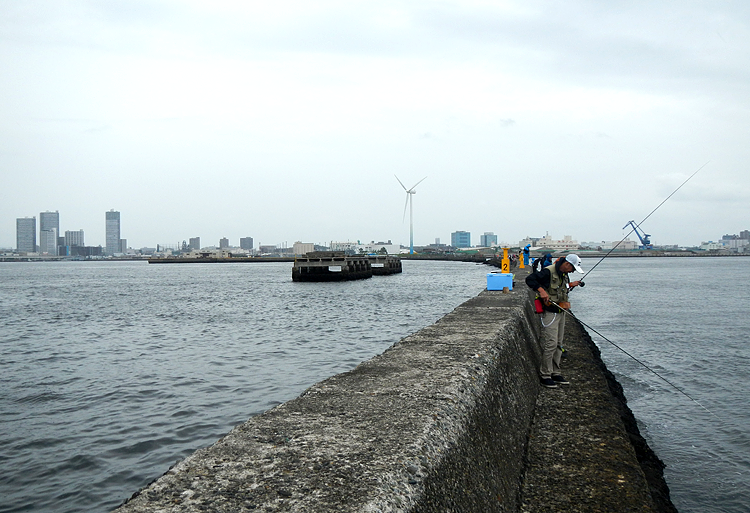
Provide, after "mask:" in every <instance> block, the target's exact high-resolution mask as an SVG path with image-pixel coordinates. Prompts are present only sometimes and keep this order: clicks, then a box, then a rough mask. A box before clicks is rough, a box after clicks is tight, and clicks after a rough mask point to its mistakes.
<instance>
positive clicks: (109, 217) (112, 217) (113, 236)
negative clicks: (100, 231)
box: [105, 210, 121, 256]
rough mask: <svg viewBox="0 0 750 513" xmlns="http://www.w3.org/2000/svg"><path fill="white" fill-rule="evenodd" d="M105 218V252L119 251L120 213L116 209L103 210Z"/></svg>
mask: <svg viewBox="0 0 750 513" xmlns="http://www.w3.org/2000/svg"><path fill="white" fill-rule="evenodd" d="M105 219H106V243H107V244H106V249H105V251H106V254H107V255H109V256H112V255H114V254H115V253H120V249H121V248H120V213H119V212H117V211H116V210H110V211H109V212H105Z"/></svg>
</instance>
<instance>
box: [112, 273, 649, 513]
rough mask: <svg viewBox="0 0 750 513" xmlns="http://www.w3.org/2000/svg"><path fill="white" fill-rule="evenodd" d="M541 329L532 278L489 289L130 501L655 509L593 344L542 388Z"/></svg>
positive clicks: (144, 505)
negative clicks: (552, 385)
mask: <svg viewBox="0 0 750 513" xmlns="http://www.w3.org/2000/svg"><path fill="white" fill-rule="evenodd" d="M519 278H521V277H520V276H519V277H517V280H518V279H519ZM537 331H538V319H537V318H536V317H535V316H533V315H532V314H531V303H530V301H529V296H528V293H527V289H526V288H525V287H524V286H523V285H522V283H518V286H517V287H516V289H515V290H514V291H513V292H511V293H507V294H504V293H502V292H494V291H493V292H488V291H485V292H483V293H481V294H480V295H479V296H477V297H476V298H474V299H472V300H470V301H467V302H466V303H464V304H463V305H461V306H460V307H458V308H457V309H456V310H455V311H453V312H452V313H450V314H448V315H446V316H445V317H444V318H442V319H441V320H440V321H438V322H437V323H435V324H434V325H432V326H428V327H427V328H425V329H423V330H421V331H419V332H417V333H415V334H413V335H411V336H409V337H406V338H405V339H403V340H402V341H400V342H399V343H398V344H396V345H394V346H393V347H392V348H390V349H389V350H387V351H386V352H384V353H383V354H382V355H379V356H377V357H375V358H373V359H371V360H369V361H367V362H364V363H362V364H361V365H359V366H358V367H357V368H356V369H354V370H353V371H351V372H346V373H343V374H339V375H337V376H333V377H331V378H329V379H327V380H325V381H322V382H321V383H318V384H316V385H314V386H313V387H311V388H310V389H308V390H307V391H306V392H305V393H303V394H302V395H301V396H300V397H298V398H297V399H294V400H292V401H289V402H287V403H284V404H282V405H280V406H278V407H276V408H274V409H272V410H270V411H268V412H266V413H264V414H262V415H259V416H257V417H254V418H252V419H250V420H249V421H248V422H246V423H244V424H242V425H240V426H238V427H236V428H235V429H234V430H232V431H231V432H230V433H229V434H228V435H227V436H225V437H224V438H222V439H221V440H219V441H218V442H217V443H216V444H215V445H213V446H212V447H209V448H206V449H202V450H199V451H197V452H196V453H195V454H193V455H192V456H190V457H188V458H187V459H185V460H184V461H182V462H181V463H179V464H177V465H176V466H175V467H174V468H172V469H170V470H169V471H168V472H167V473H166V474H165V475H164V476H162V477H161V478H160V479H158V480H157V481H155V482H154V483H152V484H151V485H150V486H148V487H146V488H145V489H143V490H142V491H140V492H139V493H137V494H136V495H135V496H134V497H133V498H131V499H130V500H129V501H128V502H127V503H126V504H125V505H123V506H122V507H121V508H120V509H118V511H119V512H120V513H126V512H143V513H145V512H149V513H150V512H177V511H180V512H199V511H216V512H224V511H226V512H230V511H231V512H237V511H309V512H329V511H342V512H355V511H356V512H391V511H414V512H446V511H456V512H459V511H461V512H462V511H466V512H485V511H486V512H492V511H497V512H509V511H521V510H522V511H550V512H551V511H555V512H562V511H586V512H588V511H611V512H619V511H652V510H653V511H655V509H654V508H653V502H652V500H651V497H650V495H649V494H648V484H647V483H646V480H645V478H644V475H643V472H642V471H641V470H640V467H639V466H638V462H637V460H636V458H635V453H634V451H633V448H632V446H631V445H630V444H629V443H628V435H627V433H626V432H625V429H624V428H623V424H622V422H621V421H620V420H619V419H620V416H619V413H618V410H617V407H616V406H615V401H614V399H613V397H612V395H611V394H610V393H609V391H608V388H607V384H606V381H605V380H604V378H603V374H602V372H601V369H599V368H598V367H597V362H596V361H595V360H596V359H595V358H594V356H593V355H592V353H591V351H590V350H589V349H588V348H587V346H586V344H585V342H583V341H581V337H580V336H578V338H577V340H574V339H576V337H575V336H572V335H571V340H570V347H569V354H570V356H569V357H568V359H567V360H568V361H566V367H568V366H569V368H570V371H571V372H572V374H570V373H569V374H570V377H571V378H572V379H573V384H571V385H569V386H568V388H565V389H558V390H546V389H545V390H542V389H541V387H540V386H539V384H538V376H537V367H538V361H539V355H540V351H539V345H538V342H537ZM529 441H530V443H528V442H529Z"/></svg>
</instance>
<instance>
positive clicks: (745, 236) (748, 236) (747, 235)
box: [740, 230, 750, 240]
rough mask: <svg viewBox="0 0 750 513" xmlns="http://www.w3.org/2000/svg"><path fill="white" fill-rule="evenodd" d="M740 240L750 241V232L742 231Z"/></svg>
mask: <svg viewBox="0 0 750 513" xmlns="http://www.w3.org/2000/svg"><path fill="white" fill-rule="evenodd" d="M740 239H742V240H750V230H742V231H741V232H740Z"/></svg>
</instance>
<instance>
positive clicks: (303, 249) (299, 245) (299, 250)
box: [250, 239, 315, 255]
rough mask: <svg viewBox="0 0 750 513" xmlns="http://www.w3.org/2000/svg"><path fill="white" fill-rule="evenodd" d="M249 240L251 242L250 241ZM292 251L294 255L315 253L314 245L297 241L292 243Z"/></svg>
mask: <svg viewBox="0 0 750 513" xmlns="http://www.w3.org/2000/svg"><path fill="white" fill-rule="evenodd" d="M250 240H251V241H252V239H250ZM251 249H252V248H251ZM292 250H293V251H294V254H295V255H306V254H307V253H310V252H312V251H315V243H313V242H300V241H297V242H295V243H294V246H293V249H292Z"/></svg>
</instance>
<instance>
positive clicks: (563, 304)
mask: <svg viewBox="0 0 750 513" xmlns="http://www.w3.org/2000/svg"><path fill="white" fill-rule="evenodd" d="M573 271H576V272H579V273H583V269H582V268H581V259H580V257H579V256H578V255H574V254H570V255H568V256H566V257H565V258H562V257H560V258H558V259H557V260H556V261H555V262H554V263H553V264H552V265H548V266H547V267H544V268H542V269H541V270H539V271H538V272H534V273H531V274H529V275H528V276H527V277H526V285H528V286H529V287H531V288H532V289H533V290H535V291H536V292H537V294H538V296H537V297H538V298H539V299H540V300H541V301H542V303H543V305H544V314H543V315H542V351H543V353H542V364H541V365H540V367H539V375H540V377H541V383H542V385H543V386H545V387H547V388H557V386H558V385H567V384H569V382H568V381H567V380H566V379H565V378H564V377H563V376H562V374H560V358H561V357H562V341H563V335H564V334H565V314H564V313H563V311H562V310H561V309H560V308H564V309H565V310H567V309H568V308H570V303H569V302H568V291H569V290H570V289H572V288H573V287H577V286H578V285H580V284H581V282H580V281H573V282H571V281H570V280H569V278H568V273H572V272H573ZM554 303H556V304H554ZM557 305H559V307H558V306H557Z"/></svg>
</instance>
